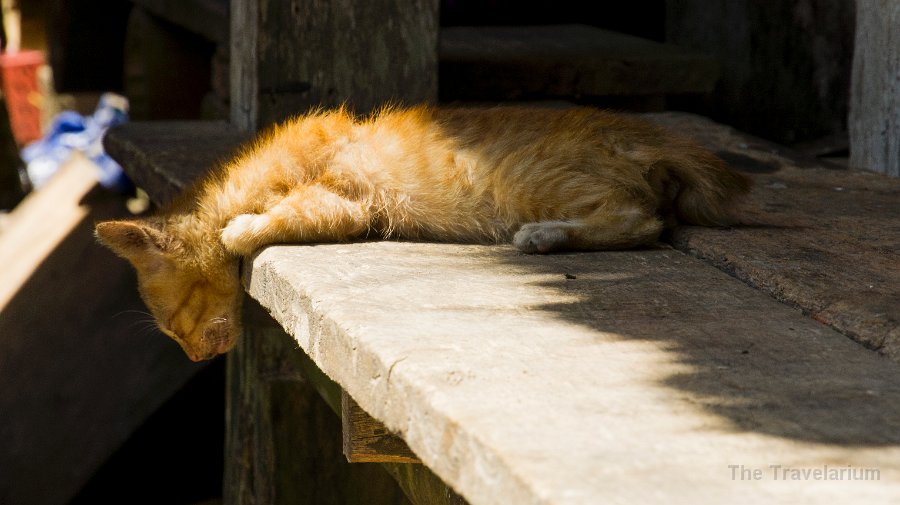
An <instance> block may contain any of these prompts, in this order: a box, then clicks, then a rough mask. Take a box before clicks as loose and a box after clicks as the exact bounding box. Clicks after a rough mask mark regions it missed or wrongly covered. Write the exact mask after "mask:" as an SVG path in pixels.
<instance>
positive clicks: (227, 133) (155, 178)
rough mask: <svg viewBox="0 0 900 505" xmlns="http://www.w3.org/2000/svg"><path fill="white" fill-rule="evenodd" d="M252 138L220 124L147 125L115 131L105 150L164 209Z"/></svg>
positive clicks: (128, 125) (105, 141)
mask: <svg viewBox="0 0 900 505" xmlns="http://www.w3.org/2000/svg"><path fill="white" fill-rule="evenodd" d="M249 138H250V135H249V134H247V133H244V132H241V131H240V130H238V129H237V128H235V127H233V126H230V125H229V124H228V123H225V122H221V121H148V122H135V123H125V124H122V125H119V126H116V127H113V128H111V129H110V130H109V131H108V132H107V133H106V136H105V137H104V138H103V147H104V148H105V149H106V152H107V153H109V155H110V156H112V157H113V158H115V159H116V160H118V161H119V163H120V164H121V165H122V168H123V169H124V170H125V172H126V173H127V174H128V176H129V177H131V179H132V180H133V181H134V182H135V184H136V185H137V186H139V187H141V188H143V189H145V190H146V191H147V193H148V194H149V195H150V198H151V199H152V200H153V201H154V202H155V203H157V204H165V203H167V202H170V201H171V200H173V199H174V198H175V197H176V196H177V195H178V194H179V193H180V192H181V191H183V190H184V189H185V188H186V187H187V186H189V185H190V183H191V182H193V181H195V180H196V179H197V178H198V177H200V176H201V175H202V174H205V173H207V172H208V171H209V170H210V169H211V168H213V167H214V166H215V165H216V164H217V163H219V162H221V161H224V160H226V159H228V158H229V157H230V156H231V155H233V154H234V153H235V151H236V150H237V149H238V147H239V146H240V144H241V143H242V142H244V141H246V140H248V139H249Z"/></svg>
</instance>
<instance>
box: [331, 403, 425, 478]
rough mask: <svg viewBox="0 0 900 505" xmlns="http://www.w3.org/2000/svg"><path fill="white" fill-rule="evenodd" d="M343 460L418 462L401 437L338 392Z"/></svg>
mask: <svg viewBox="0 0 900 505" xmlns="http://www.w3.org/2000/svg"><path fill="white" fill-rule="evenodd" d="M341 426H342V432H343V446H344V457H346V458H347V461H349V462H351V463H421V462H422V461H421V460H420V459H419V458H418V457H416V455H415V454H413V452H412V451H411V450H409V446H408V445H406V442H404V441H403V439H402V438H400V437H398V436H396V435H394V434H393V433H391V432H390V431H388V429H387V428H385V427H384V424H382V423H381V422H380V421H378V420H377V419H374V418H372V416H370V415H369V414H368V412H366V411H365V410H363V409H362V407H360V406H359V404H357V403H356V402H355V401H353V398H352V397H351V396H350V395H348V394H347V392H346V391H343V390H342V391H341Z"/></svg>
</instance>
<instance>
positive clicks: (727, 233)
mask: <svg viewBox="0 0 900 505" xmlns="http://www.w3.org/2000/svg"><path fill="white" fill-rule="evenodd" d="M650 117H653V118H654V119H655V120H656V121H657V122H659V123H660V124H663V125H665V126H668V127H670V128H672V129H673V130H676V131H679V132H681V133H683V134H685V135H689V136H691V137H693V138H695V139H698V140H699V141H701V142H704V143H705V144H706V145H707V146H709V147H710V148H712V149H714V150H716V151H718V152H719V154H720V155H721V156H722V157H723V158H725V159H726V160H729V161H730V162H731V163H732V165H734V166H736V167H737V168H739V169H743V170H745V171H748V172H755V173H752V174H751V175H752V177H753V179H754V183H755V187H754V189H753V191H752V193H751V194H750V196H749V198H748V199H747V202H746V203H745V205H743V206H742V209H741V210H740V214H741V215H742V216H743V219H744V220H745V221H746V222H748V223H749V225H748V226H741V227H737V228H734V229H729V230H720V229H712V228H698V227H684V228H680V229H678V230H676V232H675V233H674V234H673V241H674V244H675V246H676V247H678V248H679V249H682V250H685V251H688V252H689V253H691V254H693V255H695V256H698V257H700V258H703V259H705V260H707V261H710V262H711V263H713V264H714V265H716V266H718V267H719V268H721V269H723V270H725V271H726V272H729V273H731V274H732V275H735V276H736V277H738V278H739V279H742V280H744V281H745V282H747V283H748V284H750V285H751V286H755V287H757V288H759V289H762V290H764V291H766V292H768V293H769V294H771V295H772V296H774V297H775V298H777V299H778V300H781V301H784V302H786V303H788V304H790V305H792V306H795V307H797V308H799V309H801V310H802V311H803V312H804V313H807V314H809V315H810V316H812V317H813V318H815V319H817V320H819V321H821V322H823V323H826V324H828V325H829V326H831V327H833V328H835V329H836V330H838V331H840V332H841V333H843V334H845V335H847V336H848V337H850V338H852V339H854V340H856V341H857V342H859V343H861V344H863V345H865V346H866V347H869V348H872V349H876V350H878V351H879V352H880V353H883V354H885V355H887V356H888V357H890V358H891V359H893V360H895V361H900V331H898V324H900V304H898V300H900V263H898V262H897V258H896V251H898V250H900V234H898V233H897V230H900V205H898V204H897V202H898V201H900V180H898V179H895V178H891V177H886V176H883V175H880V174H873V173H868V172H857V171H852V170H836V169H834V168H833V167H832V166H830V165H822V164H820V163H818V162H816V161H815V160H813V159H811V158H805V157H803V156H801V155H799V154H797V153H794V152H792V151H791V150H789V149H786V148H783V147H779V146H777V145H774V144H771V143H768V142H765V141H761V140H759V139H757V138H753V137H751V136H748V135H745V134H741V133H740V132H737V131H735V130H733V129H731V128H728V127H725V126H722V125H719V124H716V123H714V122H712V121H709V120H702V119H700V118H697V117H696V116H687V115H679V114H664V115H657V116H650Z"/></svg>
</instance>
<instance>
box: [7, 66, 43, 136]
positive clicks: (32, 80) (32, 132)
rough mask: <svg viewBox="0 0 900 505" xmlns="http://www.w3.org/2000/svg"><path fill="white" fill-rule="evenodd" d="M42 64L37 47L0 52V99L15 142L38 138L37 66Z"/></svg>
mask: <svg viewBox="0 0 900 505" xmlns="http://www.w3.org/2000/svg"><path fill="white" fill-rule="evenodd" d="M43 64H44V56H43V54H41V52H40V51H19V52H16V53H4V54H0V72H2V78H3V99H4V101H5V102H6V108H7V110H9V121H10V123H11V126H12V131H13V136H14V137H15V138H16V143H17V144H19V146H20V147H21V146H24V145H25V144H27V143H29V142H31V141H33V140H37V139H39V138H41V99H42V97H41V93H40V88H39V87H38V78H37V72H38V68H40V66H41V65H43Z"/></svg>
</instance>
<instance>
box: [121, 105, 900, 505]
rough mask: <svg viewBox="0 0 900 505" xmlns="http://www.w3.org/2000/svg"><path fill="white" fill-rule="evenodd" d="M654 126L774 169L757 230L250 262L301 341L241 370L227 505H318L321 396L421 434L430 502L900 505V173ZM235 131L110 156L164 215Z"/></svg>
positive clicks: (333, 253)
mask: <svg viewBox="0 0 900 505" xmlns="http://www.w3.org/2000/svg"><path fill="white" fill-rule="evenodd" d="M649 117H650V119H652V120H654V121H658V122H660V123H662V124H664V125H666V126H669V127H672V128H675V129H678V130H679V131H681V132H683V133H686V134H689V135H692V136H694V137H695V138H697V139H698V140H700V141H701V142H703V143H706V144H707V145H708V146H710V147H711V148H713V149H714V150H715V151H717V152H719V153H720V154H721V155H722V156H723V157H724V158H726V159H728V160H729V161H730V162H731V163H732V165H733V166H735V167H736V168H738V169H741V170H743V171H745V172H748V173H750V175H751V176H752V177H753V179H754V180H755V182H756V187H755V189H754V192H753V194H752V195H751V197H750V199H749V202H748V203H747V208H746V209H745V210H744V211H743V212H744V215H745V216H747V217H748V219H751V220H752V221H753V222H754V223H755V224H753V225H751V226H744V227H738V228H734V229H729V230H718V229H709V228H693V227H682V228H678V229H676V230H675V231H674V233H673V234H672V237H671V242H672V244H673V245H674V246H675V248H672V247H668V246H665V245H661V246H660V247H658V248H652V249H646V250H640V251H626V252H608V253H582V254H560V255H553V256H528V255H522V254H519V253H517V252H516V251H515V250H514V249H513V248H512V247H511V246H507V245H498V246H472V245H452V244H428V243H410V242H367V243H359V244H330V245H329V244H322V245H285V246H272V247H268V248H266V249H264V250H262V251H260V252H259V253H258V254H256V255H255V256H254V257H253V258H251V259H248V260H247V261H246V263H245V265H244V272H245V278H244V284H245V286H246V288H247V292H248V293H249V295H250V297H252V299H253V300H256V301H257V302H258V303H259V304H260V305H261V306H262V307H264V308H265V309H266V311H267V312H268V313H269V314H271V316H272V318H274V320H275V321H277V323H278V325H277V326H272V324H271V320H269V319H268V318H267V317H266V316H264V315H259V314H256V315H254V316H253V317H254V318H255V319H250V321H251V322H250V323H249V324H248V328H247V335H245V336H244V338H243V340H242V341H241V343H240V345H239V347H238V349H236V350H235V351H234V352H233V353H232V354H231V355H230V356H229V383H230V386H229V390H228V398H229V404H230V407H229V414H228V420H229V421H228V440H227V444H228V448H227V454H228V459H227V461H226V467H227V470H226V501H227V502H228V503H250V502H253V500H262V501H266V499H272V498H273V497H278V499H285V498H286V497H289V498H296V499H298V502H300V503H304V502H303V501H300V500H301V497H305V498H306V499H307V500H313V498H309V496H310V493H311V492H312V491H311V489H316V487H315V486H316V483H315V482H309V480H310V478H309V477H308V476H306V477H305V476H304V472H307V473H308V472H309V470H310V467H309V466H303V465H304V463H302V462H298V461H300V460H302V454H303V447H298V444H297V443H296V442H297V440H299V439H298V438H297V437H298V436H299V435H298V432H303V431H304V430H307V431H309V430H310V429H311V428H310V424H309V419H310V418H311V414H310V413H311V412H313V411H314V409H313V410H312V411H311V410H309V409H310V408H312V407H310V404H309V403H308V402H306V400H303V401H301V399H302V398H306V397H304V396H302V395H300V394H299V393H297V391H299V389H298V388H301V387H303V384H304V383H306V384H316V385H317V386H316V389H318V390H319V391H320V392H321V393H322V395H323V397H325V398H326V399H328V400H329V401H328V402H327V403H329V404H330V405H332V406H333V407H334V408H335V409H337V408H338V404H342V405H343V407H344V408H343V412H344V418H345V421H346V422H345V423H344V426H343V432H344V436H345V438H352V437H353V433H354V430H355V428H354V424H353V419H366V418H367V417H368V416H367V415H364V414H362V413H360V411H359V410H354V409H355V408H356V407H354V403H356V404H358V406H359V408H361V409H362V411H363V412H364V413H368V414H370V415H371V417H373V418H375V419H377V420H378V421H379V422H380V423H383V428H381V427H378V425H376V427H375V429H374V431H375V432H376V433H377V432H379V431H386V432H390V433H394V434H396V435H398V436H399V437H400V438H402V439H403V441H404V442H405V443H406V444H407V445H408V447H409V448H410V449H411V451H412V453H413V454H414V455H415V457H416V458H418V459H420V460H421V461H422V462H423V463H424V465H425V467H427V469H428V470H425V468H423V467H421V466H419V465H410V464H404V463H386V464H385V465H386V468H387V469H388V471H389V472H390V473H391V474H392V475H393V476H394V477H395V478H397V479H398V481H399V482H400V483H401V487H403V488H404V490H405V491H406V493H407V495H409V496H410V497H411V499H412V500H413V502H415V503H459V502H460V500H461V498H459V497H458V496H455V495H454V494H452V493H450V492H449V491H448V489H447V488H445V487H443V485H442V484H441V483H440V482H439V481H435V479H434V476H433V475H431V473H430V472H433V473H434V474H435V475H437V476H438V477H439V478H440V479H442V480H443V482H445V483H446V484H448V485H449V486H450V487H451V488H452V489H454V490H456V492H458V493H459V494H460V495H462V496H463V497H465V499H467V500H468V501H469V503H472V504H493V503H548V504H563V503H565V504H568V503H597V502H604V501H614V502H626V503H634V502H638V503H640V502H660V501H666V502H672V503H713V502H715V503H719V502H735V501H744V502H748V503H749V502H761V501H776V502H782V503H793V502H799V501H804V502H807V503H833V502H835V501H837V502H849V501H866V502H867V503H889V502H891V501H892V500H894V499H895V498H896V496H898V494H900V463H898V462H900V449H898V444H900V424H898V423H900V421H898V420H900V365H898V363H897V362H898V360H900V354H898V350H897V349H898V348H897V339H898V338H900V335H898V334H897V319H898V312H897V311H898V308H897V304H896V300H897V299H898V298H900V297H898V294H900V293H898V290H900V282H898V281H900V271H898V269H897V267H896V261H895V259H893V260H892V258H895V256H893V255H892V254H893V253H892V252H891V251H896V250H897V249H898V248H900V244H898V241H900V238H898V236H897V234H896V231H895V230H896V229H897V227H898V223H900V213H898V209H897V206H896V203H895V202H896V201H897V198H898V196H900V181H897V180H894V179H888V178H885V177H882V176H878V175H874V174H868V173H858V172H850V171H846V170H839V169H834V168H832V167H826V166H822V165H820V164H817V163H816V162H815V161H814V160H806V159H802V158H800V157H798V156H796V155H794V154H792V153H790V152H788V151H787V150H785V149H783V148H780V147H778V146H773V145H771V144H768V143H765V142H762V141H759V140H758V139H754V138H751V137H748V136H745V135H742V134H740V133H739V132H736V131H734V130H732V129H730V128H727V127H724V126H722V125H718V124H715V123H712V122H710V121H708V120H705V119H703V118H699V117H695V116H689V115H681V114H660V115H651V116H649ZM229 131H231V130H230V129H229V127H227V126H225V125H223V124H221V123H220V124H206V123H200V124H185V123H176V124H130V125H123V126H121V127H118V128H116V129H114V130H112V131H111V132H110V134H109V135H108V136H107V139H106V146H107V150H108V151H109V152H110V153H111V154H112V155H113V156H114V157H116V158H117V159H118V160H120V161H121V162H122V163H123V165H124V166H125V167H126V170H127V171H129V173H130V175H132V177H133V178H134V179H135V180H136V182H137V183H138V184H139V185H140V186H142V187H144V188H146V189H147V190H148V192H149V193H150V195H151V196H152V197H153V198H154V199H156V200H157V201H163V200H165V199H167V198H168V197H169V196H170V195H172V194H174V193H176V192H177V191H179V190H180V189H181V188H183V187H184V185H186V184H187V183H189V182H190V181H191V180H192V179H194V178H195V177H196V176H198V175H199V174H200V173H202V172H203V171H205V170H206V168H207V167H208V166H209V163H210V162H211V160H212V159H213V158H217V157H220V156H221V155H222V153H223V152H224V151H227V150H228V149H227V148H228V147H230V146H229V144H230V143H231V142H236V141H239V140H240V139H242V138H245V134H241V133H237V132H235V131H233V132H232V133H228V132H229ZM166 135H168V137H166ZM181 135H184V137H181ZM188 139H189V140H188ZM167 144H168V145H169V147H167V146H166V145H167ZM185 145H192V146H194V147H193V148H192V149H191V150H189V151H188V150H185V149H183V147H182V146H185ZM205 145H216V147H215V153H214V154H213V153H210V152H206V151H205V150H204V149H203V148H202V147H201V146H205ZM173 153H176V154H177V155H176V156H173V155H172V154H173ZM192 156H193V157H195V158H194V160H193V161H192V160H191V157H192ZM892 230H894V231H892ZM698 258H702V259H698ZM717 267H718V268H717ZM723 270H724V271H723ZM782 302H786V303H782ZM250 305H253V303H252V302H251V303H250ZM797 309H800V310H797ZM809 316H812V317H809ZM253 321H255V322H253ZM285 333H286V334H288V335H290V338H285ZM853 340H856V341H857V342H854V341H853ZM860 343H861V344H863V345H860ZM864 345H865V346H868V347H871V348H873V349H877V350H879V351H881V352H882V353H883V354H885V355H887V356H879V355H878V354H877V353H876V352H874V351H873V350H870V349H866V348H864ZM296 347H299V349H300V350H297V349H296ZM301 351H302V352H301ZM338 387H339V388H340V389H339V390H338V389H336V388H338ZM291 391H293V392H291ZM341 396H343V401H342V402H341V401H339V400H338V399H339V398H341ZM312 417H313V418H315V416H312ZM366 424H371V423H369V422H368V421H367V422H366ZM370 427H371V426H370ZM315 429H317V428H316V427H315V426H314V427H313V429H312V431H310V433H319V432H316V431H315ZM332 434H333V435H334V436H335V437H336V438H337V437H340V434H339V433H335V432H332ZM377 434H378V435H379V436H380V435H381V433H377ZM310 436H312V435H310ZM362 438H363V439H365V437H362ZM380 440H391V438H390V437H387V438H383V439H380ZM335 443H337V442H335ZM300 445H302V444H300ZM338 445H341V444H338ZM374 445H375V446H387V447H390V449H389V450H387V451H386V454H384V456H383V458H381V457H379V456H378V453H379V451H378V450H375V451H371V453H370V454H368V455H367V456H366V457H365V458H364V459H366V460H369V461H371V460H378V459H383V460H385V461H388V460H391V458H398V457H401V458H402V457H407V456H409V454H408V453H406V452H405V448H404V447H403V446H402V445H399V446H398V445H397V444H395V443H393V442H385V443H380V442H379V443H376V444H374ZM304 447H305V448H306V449H309V447H308V446H304ZM335 450H336V449H335ZM347 452H348V454H349V457H350V459H351V460H353V459H354V452H353V449H352V447H351V448H348V449H347ZM393 461H397V459H393ZM829 472H830V473H829ZM298 483H303V485H309V486H312V487H307V488H303V485H300V484H298ZM318 489H320V491H321V487H319V488H318ZM336 492H337V491H336ZM308 502H309V503H314V501H308ZM372 502H374V500H372Z"/></svg>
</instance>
